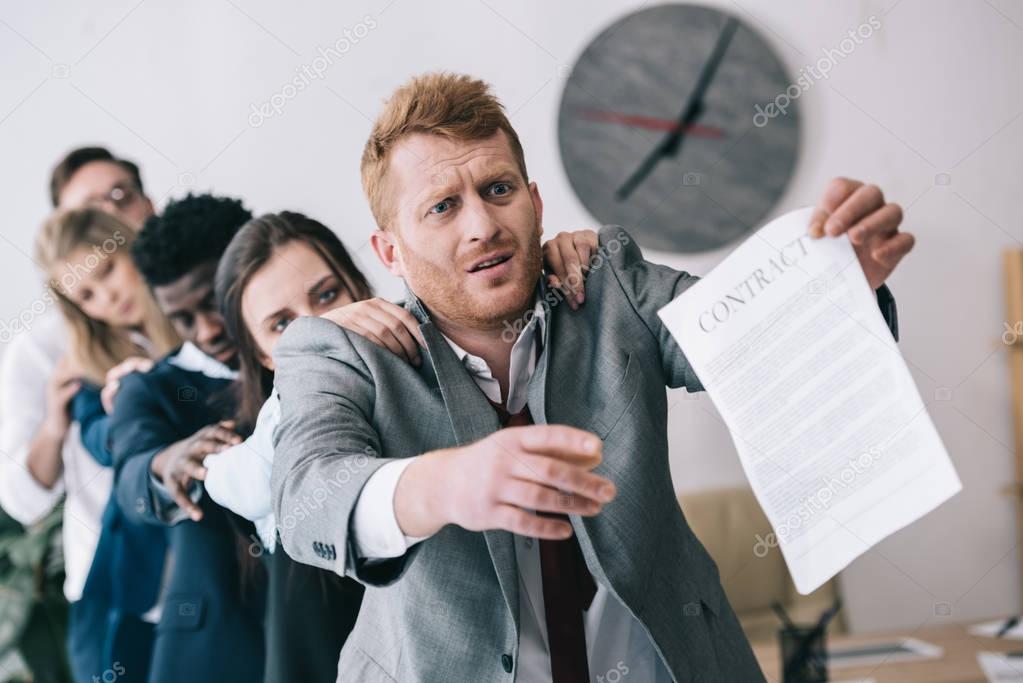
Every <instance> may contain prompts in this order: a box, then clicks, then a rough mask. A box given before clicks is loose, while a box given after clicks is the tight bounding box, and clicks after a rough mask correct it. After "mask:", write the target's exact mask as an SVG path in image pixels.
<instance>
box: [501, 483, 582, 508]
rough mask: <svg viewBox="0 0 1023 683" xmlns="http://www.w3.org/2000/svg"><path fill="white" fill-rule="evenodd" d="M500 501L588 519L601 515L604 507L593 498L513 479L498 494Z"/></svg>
mask: <svg viewBox="0 0 1023 683" xmlns="http://www.w3.org/2000/svg"><path fill="white" fill-rule="evenodd" d="M498 500H499V501H500V502H501V503H506V504H508V505H515V506H517V507H520V508H525V509H527V510H536V511H537V512H549V513H553V514H563V515H585V516H587V517H592V516H594V515H596V514H597V513H599V512H600V510H601V507H602V504H601V503H600V502H598V501H595V500H593V499H592V498H586V497H584V496H576V495H573V494H570V493H566V492H564V491H559V490H557V489H552V488H551V487H549V486H543V485H542V484H536V483H533V482H528V481H525V480H522V479H511V480H508V481H507V482H505V483H504V484H503V485H502V486H501V491H500V492H499V493H498Z"/></svg>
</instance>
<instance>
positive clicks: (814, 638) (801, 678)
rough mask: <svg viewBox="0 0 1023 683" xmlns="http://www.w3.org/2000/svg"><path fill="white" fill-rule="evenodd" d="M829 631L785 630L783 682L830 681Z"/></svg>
mask: <svg viewBox="0 0 1023 683" xmlns="http://www.w3.org/2000/svg"><path fill="white" fill-rule="evenodd" d="M825 634H826V631H824V630H823V629H817V628H814V627H813V626H796V627H794V628H790V627H785V628H782V629H780V630H779V631H778V640H780V641H781V670H782V673H781V678H782V681H783V683H823V682H825V681H827V680H828V653H827V648H826V647H825V645H826V640H827V639H826V637H825Z"/></svg>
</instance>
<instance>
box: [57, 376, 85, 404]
mask: <svg viewBox="0 0 1023 683" xmlns="http://www.w3.org/2000/svg"><path fill="white" fill-rule="evenodd" d="M81 388H82V383H81V382H79V381H77V380H72V381H70V382H68V383H67V384H65V385H63V386H61V387H60V388H58V389H57V394H56V397H57V401H58V402H59V403H60V405H62V406H66V405H67V404H68V403H69V402H70V401H71V399H73V398H74V397H75V394H77V393H78V390H79V389H81Z"/></svg>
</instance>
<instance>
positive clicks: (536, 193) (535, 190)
mask: <svg viewBox="0 0 1023 683" xmlns="http://www.w3.org/2000/svg"><path fill="white" fill-rule="evenodd" d="M529 198H530V200H532V202H533V211H534V212H535V213H536V229H537V231H538V233H537V234H538V236H539V235H542V234H543V199H542V198H541V197H540V188H539V187H537V186H536V181H533V182H531V183H529Z"/></svg>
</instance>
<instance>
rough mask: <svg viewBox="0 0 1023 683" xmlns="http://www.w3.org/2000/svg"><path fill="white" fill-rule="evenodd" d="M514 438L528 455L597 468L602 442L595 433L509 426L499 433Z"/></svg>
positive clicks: (546, 426)
mask: <svg viewBox="0 0 1023 683" xmlns="http://www.w3.org/2000/svg"><path fill="white" fill-rule="evenodd" d="M499 434H501V435H502V436H507V437H509V438H514V439H516V440H517V445H518V446H519V447H520V448H521V449H522V450H524V451H526V452H527V453H533V454H536V455H546V456H549V457H554V458H559V459H562V460H565V461H568V462H573V463H575V464H579V465H589V467H591V468H592V467H596V466H597V465H598V464H599V463H600V459H601V455H600V453H601V450H602V449H603V446H604V444H603V442H601V440H600V439H599V438H597V436H596V435H595V434H591V433H590V432H587V431H585V430H583V429H576V428H575V427H569V426H567V425H532V426H529V427H512V428H510V429H503V430H501V432H499Z"/></svg>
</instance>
